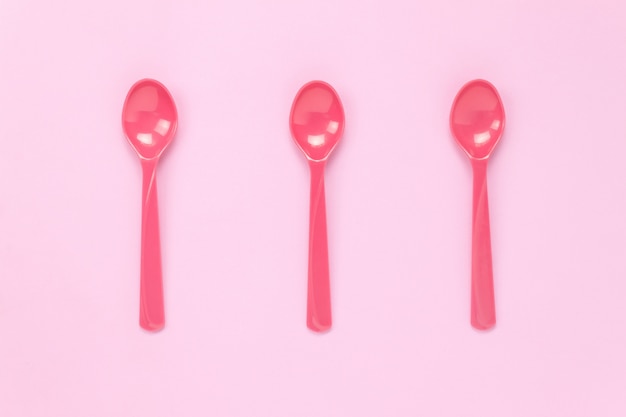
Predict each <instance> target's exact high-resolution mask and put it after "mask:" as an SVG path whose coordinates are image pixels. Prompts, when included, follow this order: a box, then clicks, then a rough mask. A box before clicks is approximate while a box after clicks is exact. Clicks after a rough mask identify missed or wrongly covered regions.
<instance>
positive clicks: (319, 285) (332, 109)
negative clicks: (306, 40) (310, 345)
mask: <svg viewBox="0 0 626 417" xmlns="http://www.w3.org/2000/svg"><path fill="white" fill-rule="evenodd" d="M289 121H290V127H291V135H292V136H293V139H294V140H295V142H296V144H297V145H298V146H299V147H300V149H301V150H302V152H303V153H304V155H305V156H306V157H307V159H308V161H309V167H310V169H311V200H310V217H309V274H308V296H307V326H308V327H309V329H311V330H313V331H317V332H321V331H325V330H328V329H330V327H331V325H332V318H331V306H330V278H329V272H328V239H327V234H326V200H325V197H324V167H325V166H326V160H327V158H328V156H329V155H330V153H331V152H332V150H333V149H334V148H335V146H336V145H337V143H338V142H339V139H340V138H341V135H342V134H343V128H344V113H343V107H342V105H341V101H340V100H339V96H338V95H337V92H336V91H335V90H334V89H333V88H332V87H331V86H330V85H328V84H327V83H325V82H322V81H311V82H309V83H307V84H305V85H304V86H303V87H302V88H301V89H300V91H298V94H296V98H295V99H294V102H293V106H292V107H291V115H290V118H289Z"/></svg>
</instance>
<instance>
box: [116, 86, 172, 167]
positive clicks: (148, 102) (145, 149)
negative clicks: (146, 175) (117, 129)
mask: <svg viewBox="0 0 626 417" xmlns="http://www.w3.org/2000/svg"><path fill="white" fill-rule="evenodd" d="M177 125H178V115H177V112H176V106H175V105H174V100H173V99H172V96H171V95H170V93H169V91H167V89H166V88H165V86H164V85H163V84H161V83H160V82H158V81H156V80H150V79H143V80H140V81H138V82H136V83H135V84H134V85H133V86H132V87H131V88H130V90H129V92H128V95H127V96H126V101H125V102H124V108H123V110H122V127H123V129H124V133H125V134H126V137H127V138H128V141H129V142H130V144H131V145H132V147H133V148H134V149H135V151H136V152H137V154H138V155H139V157H140V158H144V159H152V158H158V157H159V156H160V155H161V153H163V151H164V150H165V148H166V147H167V145H169V144H170V143H171V142H172V139H173V138H174V134H175V133H176V128H177Z"/></svg>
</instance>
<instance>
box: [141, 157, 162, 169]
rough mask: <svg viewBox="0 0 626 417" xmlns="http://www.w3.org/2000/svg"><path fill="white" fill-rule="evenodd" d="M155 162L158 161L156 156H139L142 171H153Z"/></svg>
mask: <svg viewBox="0 0 626 417" xmlns="http://www.w3.org/2000/svg"><path fill="white" fill-rule="evenodd" d="M157 162H159V159H158V158H141V168H143V171H144V173H148V172H151V171H154V170H155V169H156V166H157Z"/></svg>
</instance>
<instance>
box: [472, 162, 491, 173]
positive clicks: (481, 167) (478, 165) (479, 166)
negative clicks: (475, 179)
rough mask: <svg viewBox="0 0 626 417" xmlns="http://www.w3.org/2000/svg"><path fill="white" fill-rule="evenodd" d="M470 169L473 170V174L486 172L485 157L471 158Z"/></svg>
mask: <svg viewBox="0 0 626 417" xmlns="http://www.w3.org/2000/svg"><path fill="white" fill-rule="evenodd" d="M471 161H472V169H473V170H474V174H482V175H485V174H486V173H487V161H488V159H487V158H482V159H475V158H472V159H471Z"/></svg>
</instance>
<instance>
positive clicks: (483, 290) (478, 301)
mask: <svg viewBox="0 0 626 417" xmlns="http://www.w3.org/2000/svg"><path fill="white" fill-rule="evenodd" d="M472 168H473V171H474V204H473V206H474V207H473V213H472V311H471V320H472V321H471V322H472V326H473V327H475V328H476V329H479V330H487V329H489V328H491V327H493V326H494V325H495V324H496V307H495V300H494V294H493V268H492V262H491V231H490V227H489V202H488V199H487V159H472Z"/></svg>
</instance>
